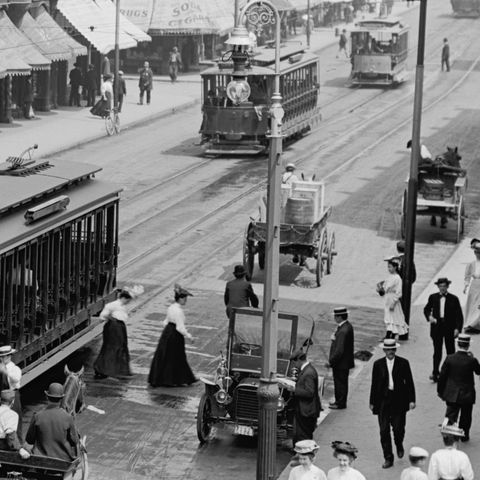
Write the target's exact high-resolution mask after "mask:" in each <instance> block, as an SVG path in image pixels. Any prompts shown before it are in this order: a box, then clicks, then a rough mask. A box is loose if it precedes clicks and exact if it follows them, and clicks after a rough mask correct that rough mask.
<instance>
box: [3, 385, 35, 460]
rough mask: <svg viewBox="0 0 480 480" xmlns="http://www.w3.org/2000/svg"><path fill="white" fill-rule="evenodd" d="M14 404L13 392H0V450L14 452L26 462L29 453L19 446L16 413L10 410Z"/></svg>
mask: <svg viewBox="0 0 480 480" xmlns="http://www.w3.org/2000/svg"><path fill="white" fill-rule="evenodd" d="M14 402H15V392H14V391H13V390H2V391H1V392H0V450H15V451H17V452H18V453H19V454H20V456H21V457H22V458H23V459H24V460H26V459H27V458H30V453H29V452H28V451H27V450H25V448H23V447H22V446H21V445H20V441H19V439H18V435H17V425H18V413H17V412H14V411H13V410H12V405H13V403H14Z"/></svg>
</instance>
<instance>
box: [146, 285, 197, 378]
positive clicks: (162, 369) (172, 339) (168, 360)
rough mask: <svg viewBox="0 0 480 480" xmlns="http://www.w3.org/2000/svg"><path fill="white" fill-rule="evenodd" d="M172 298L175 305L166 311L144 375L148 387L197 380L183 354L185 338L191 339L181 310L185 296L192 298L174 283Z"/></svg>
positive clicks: (185, 301) (185, 300)
mask: <svg viewBox="0 0 480 480" xmlns="http://www.w3.org/2000/svg"><path fill="white" fill-rule="evenodd" d="M174 295H175V302H174V303H172V305H170V306H169V307H168V309H167V318H165V320H164V321H163V326H164V329H163V332H162V335H161V336H160V340H159V341H158V346H157V350H156V351H155V355H154V357H153V360H152V365H151V367H150V373H149V375H148V383H149V384H150V385H151V386H152V387H159V386H166V387H175V386H181V385H191V384H192V383H194V382H196V381H197V378H196V377H195V375H194V374H193V372H192V369H191V368H190V365H189V364H188V362H187V356H186V353H185V338H187V339H188V340H190V341H192V342H193V337H192V335H190V333H189V332H188V330H187V328H186V327H185V314H184V312H183V308H182V307H183V306H184V305H185V304H186V303H187V297H192V296H193V295H192V294H191V293H190V292H189V291H188V290H185V289H184V288H182V287H181V286H180V285H178V284H175V288H174Z"/></svg>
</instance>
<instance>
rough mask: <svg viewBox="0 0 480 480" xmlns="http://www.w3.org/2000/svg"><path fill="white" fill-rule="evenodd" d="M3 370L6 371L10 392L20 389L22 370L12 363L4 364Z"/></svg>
mask: <svg viewBox="0 0 480 480" xmlns="http://www.w3.org/2000/svg"><path fill="white" fill-rule="evenodd" d="M5 370H6V371H7V377H8V384H9V385H10V388H11V389H12V390H18V389H19V388H20V381H21V380H22V370H21V369H20V367H17V366H16V365H15V364H14V363H13V362H12V361H10V362H8V363H6V364H5Z"/></svg>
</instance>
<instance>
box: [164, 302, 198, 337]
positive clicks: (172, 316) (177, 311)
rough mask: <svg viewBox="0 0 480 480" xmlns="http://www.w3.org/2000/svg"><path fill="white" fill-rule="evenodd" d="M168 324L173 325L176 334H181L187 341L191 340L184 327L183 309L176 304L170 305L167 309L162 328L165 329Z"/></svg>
mask: <svg viewBox="0 0 480 480" xmlns="http://www.w3.org/2000/svg"><path fill="white" fill-rule="evenodd" d="M169 323H174V324H175V326H176V328H177V332H178V333H181V334H182V335H183V336H184V337H187V338H189V339H191V338H192V336H191V335H190V334H189V333H188V331H187V329H186V327H185V314H184V313H183V308H182V307H181V305H180V304H179V303H177V302H175V303H172V304H171V305H170V306H169V307H168V309H167V318H165V320H164V321H163V326H164V327H166V326H167V325H168V324H169Z"/></svg>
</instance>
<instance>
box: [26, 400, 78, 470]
mask: <svg viewBox="0 0 480 480" xmlns="http://www.w3.org/2000/svg"><path fill="white" fill-rule="evenodd" d="M25 440H26V441H27V442H28V443H29V444H30V445H33V453H34V454H35V455H43V456H46V457H55V458H61V459H63V460H68V461H72V460H73V459H75V458H76V457H77V451H76V446H77V443H78V434H77V429H76V428H75V424H74V422H73V417H72V416H71V415H69V414H68V413H67V412H66V411H65V410H63V409H62V408H60V407H59V406H58V405H54V404H51V405H48V406H47V408H45V410H42V411H41V412H37V413H35V414H34V415H33V417H32V421H31V423H30V427H29V429H28V432H27V436H26V438H25Z"/></svg>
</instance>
